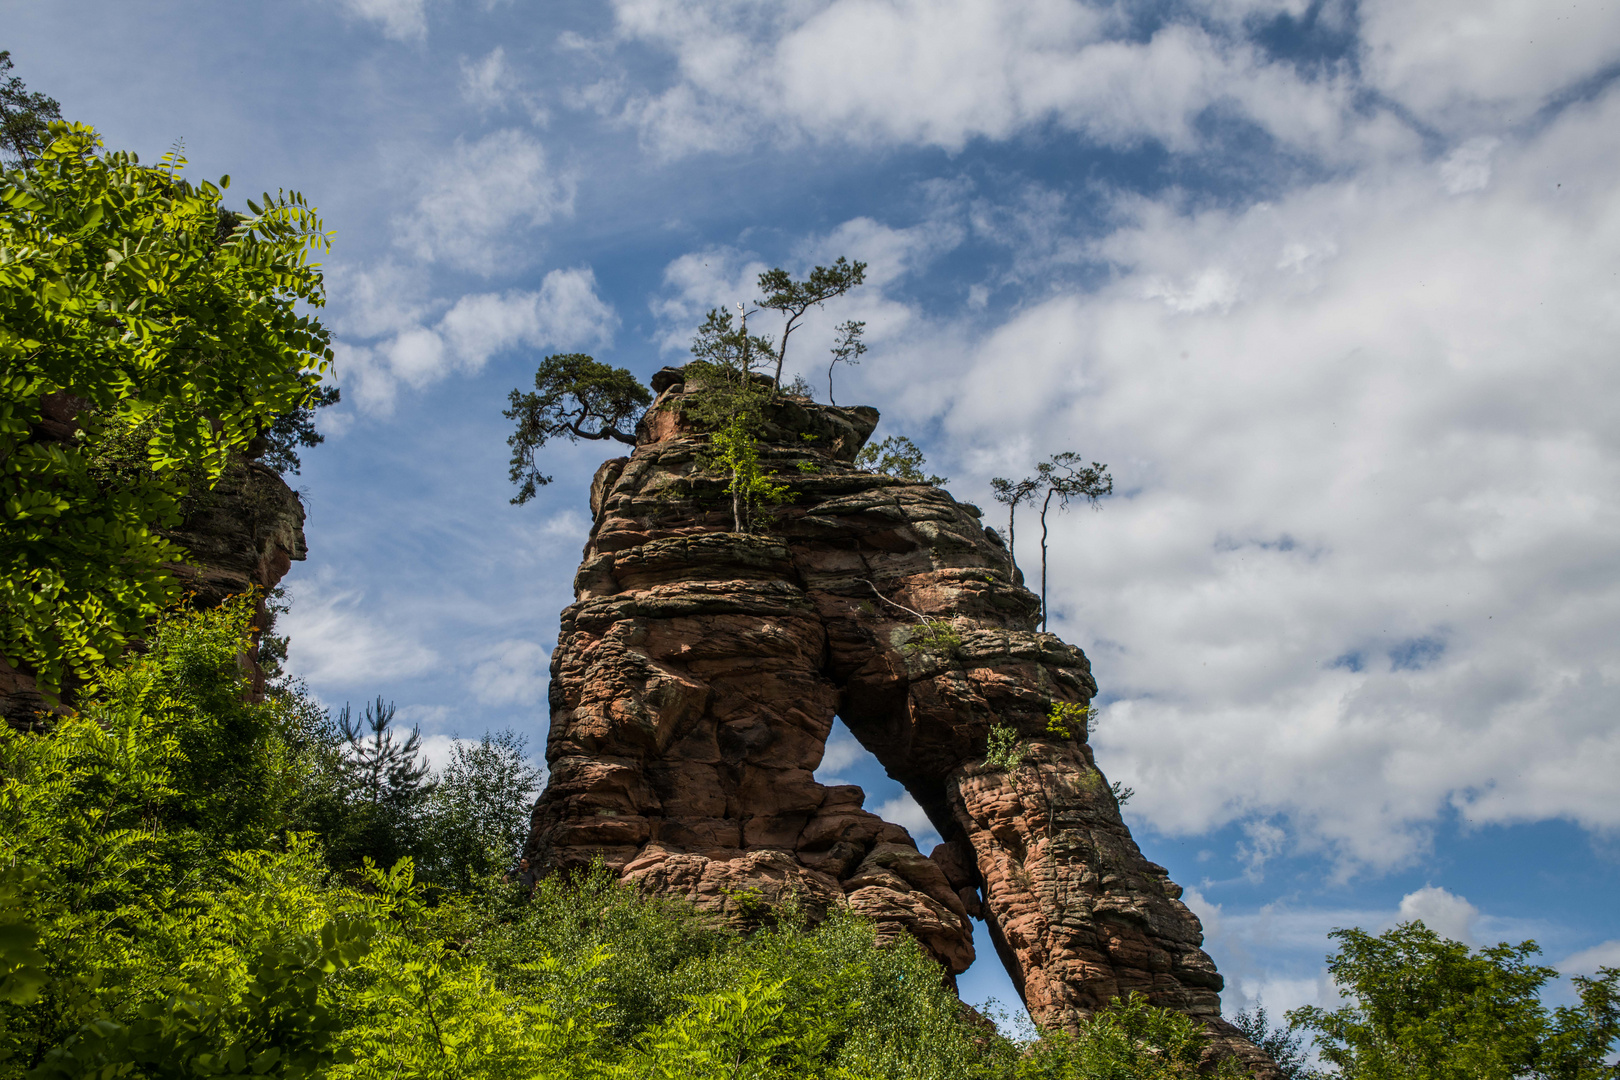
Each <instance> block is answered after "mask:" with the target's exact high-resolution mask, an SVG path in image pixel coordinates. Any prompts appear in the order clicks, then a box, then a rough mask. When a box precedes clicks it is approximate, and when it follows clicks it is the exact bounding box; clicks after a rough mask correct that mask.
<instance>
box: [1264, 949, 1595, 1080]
mask: <svg viewBox="0 0 1620 1080" xmlns="http://www.w3.org/2000/svg"><path fill="white" fill-rule="evenodd" d="M1330 936H1331V937H1333V938H1335V939H1336V940H1337V941H1338V942H1339V951H1338V952H1337V953H1335V954H1334V955H1333V956H1330V957H1329V958H1328V971H1329V972H1331V973H1332V975H1333V979H1334V982H1335V983H1337V984H1338V986H1339V987H1340V988H1341V992H1343V993H1345V994H1347V995H1348V996H1349V997H1350V1003H1349V1004H1347V1005H1344V1006H1342V1007H1341V1008H1338V1009H1334V1010H1326V1009H1321V1008H1317V1007H1314V1006H1310V1007H1306V1008H1302V1009H1294V1010H1291V1011H1290V1012H1289V1014H1288V1019H1289V1022H1290V1024H1291V1025H1293V1026H1294V1027H1295V1028H1297V1029H1301V1030H1305V1031H1309V1032H1312V1033H1314V1035H1315V1036H1316V1044H1317V1049H1318V1053H1319V1054H1320V1055H1321V1057H1322V1059H1323V1060H1324V1061H1326V1062H1328V1063H1330V1064H1332V1065H1334V1066H1336V1067H1337V1068H1338V1074H1339V1075H1340V1076H1342V1077H1344V1078H1345V1080H1385V1078H1389V1080H1394V1078H1397V1077H1399V1078H1401V1080H1464V1078H1469V1080H1510V1078H1519V1077H1543V1078H1548V1080H1601V1078H1613V1077H1616V1076H1620V1066H1617V1065H1615V1064H1613V1063H1612V1056H1613V1054H1614V1052H1615V1050H1616V1049H1617V1043H1620V968H1603V969H1601V970H1600V971H1599V974H1598V977H1597V978H1595V979H1592V978H1585V977H1577V978H1576V979H1575V980H1574V983H1575V988H1576V991H1577V992H1578V994H1579V996H1580V1001H1581V1004H1580V1005H1579V1006H1578V1007H1568V1006H1561V1007H1559V1008H1557V1009H1556V1010H1553V1011H1552V1012H1550V1013H1549V1011H1548V1009H1547V1007H1546V1006H1545V1005H1544V1004H1543V1003H1542V1001H1541V997H1540V994H1541V990H1542V988H1543V987H1544V986H1545V985H1546V984H1547V982H1548V980H1550V979H1552V978H1553V977H1554V976H1556V975H1557V972H1556V971H1555V970H1554V969H1552V968H1550V967H1545V966H1542V965H1538V964H1535V963H1533V962H1532V959H1531V958H1532V957H1534V956H1535V955H1536V954H1537V953H1538V952H1539V950H1538V949H1537V948H1536V946H1535V943H1534V942H1530V941H1526V942H1522V943H1520V944H1519V945H1509V944H1507V943H1506V942H1503V943H1502V944H1499V945H1493V946H1490V947H1489V948H1485V949H1480V950H1479V951H1478V952H1470V950H1469V949H1468V947H1467V946H1466V945H1463V944H1462V943H1460V942H1456V941H1450V940H1447V939H1446V938H1443V937H1441V936H1440V935H1438V934H1436V933H1435V932H1434V931H1432V930H1430V929H1429V928H1428V927H1426V926H1424V925H1423V924H1422V923H1421V922H1409V923H1402V924H1400V925H1399V926H1397V927H1395V928H1394V929H1393V930H1390V931H1388V932H1387V933H1384V934H1381V935H1378V936H1376V937H1375V936H1373V935H1371V934H1368V933H1367V932H1365V931H1363V930H1335V931H1334V932H1333V933H1332V935H1330Z"/></svg>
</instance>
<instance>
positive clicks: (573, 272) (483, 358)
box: [335, 267, 618, 413]
mask: <svg viewBox="0 0 1620 1080" xmlns="http://www.w3.org/2000/svg"><path fill="white" fill-rule="evenodd" d="M617 323H618V319H617V317H616V316H615V315H614V313H613V309H612V308H611V307H610V306H609V305H608V304H607V302H606V301H604V300H603V299H602V298H601V297H600V296H598V295H597V292H596V276H595V274H593V273H592V272H591V270H590V268H589V267H575V268H572V269H567V270H553V271H551V272H550V273H548V274H546V276H545V278H544V279H543V280H542V281H541V283H540V288H538V289H533V290H529V289H509V290H507V291H505V292H498V293H496V292H490V293H476V294H471V295H467V296H463V297H461V298H460V299H459V300H457V301H456V302H455V304H453V305H452V306H451V307H450V309H449V310H448V311H446V312H445V313H444V314H443V315H442V316H440V317H439V318H438V319H437V320H436V321H434V322H433V323H432V325H410V326H406V327H403V328H399V329H396V330H395V331H394V332H393V333H392V335H391V336H389V337H387V338H385V339H384V340H381V341H378V342H374V343H372V344H369V345H362V344H354V343H350V342H339V343H338V345H337V346H336V347H335V351H336V353H337V368H338V377H339V378H340V379H341V381H342V383H343V385H344V386H345V387H346V388H352V390H353V394H352V396H353V398H354V400H355V401H356V403H357V404H358V405H359V407H360V408H361V409H362V410H364V411H367V412H372V413H387V412H388V411H389V410H391V409H392V408H393V405H394V401H395V398H396V397H397V395H398V393H399V388H400V386H401V385H404V386H409V387H412V388H416V389H420V388H421V387H424V386H427V385H428V384H430V383H433V382H436V381H438V380H439V379H442V378H445V377H446V376H448V375H450V374H452V373H454V372H463V373H474V372H478V371H481V370H482V369H483V367H484V365H485V363H487V362H488V360H489V359H490V357H492V356H494V355H496V354H498V353H500V352H503V351H505V350H507V349H511V348H517V347H519V346H522V347H527V348H531V349H547V348H558V349H564V348H571V347H577V346H584V345H591V344H605V343H606V342H608V341H610V340H611V339H612V336H613V330H614V327H615V326H616V325H617Z"/></svg>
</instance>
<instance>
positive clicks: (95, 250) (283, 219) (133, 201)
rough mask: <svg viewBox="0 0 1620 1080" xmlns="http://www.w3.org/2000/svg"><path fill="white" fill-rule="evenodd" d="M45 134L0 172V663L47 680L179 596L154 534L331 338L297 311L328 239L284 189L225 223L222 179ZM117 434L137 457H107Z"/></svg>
mask: <svg viewBox="0 0 1620 1080" xmlns="http://www.w3.org/2000/svg"><path fill="white" fill-rule="evenodd" d="M49 132H50V141H49V143H48V145H45V146H44V147H43V148H42V149H41V150H40V152H39V154H38V156H37V158H35V159H34V160H33V161H32V162H31V163H30V166H29V168H27V169H26V170H20V171H12V172H8V173H6V174H5V175H4V178H3V180H0V363H3V366H4V371H5V374H4V376H0V524H3V527H0V654H4V655H5V656H6V657H7V658H8V659H10V660H11V661H13V662H16V663H22V664H25V665H27V666H29V667H31V668H33V669H34V670H35V671H36V672H37V673H38V674H39V676H40V679H41V682H42V685H44V686H45V687H47V688H56V687H60V686H61V685H62V682H63V679H64V678H65V677H66V676H67V675H69V674H70V673H72V674H76V675H78V676H80V677H83V676H84V675H85V674H86V673H87V671H88V670H89V667H90V666H91V665H93V664H94V663H96V662H97V661H98V660H101V659H103V658H106V657H110V656H114V655H116V654H117V653H118V651H119V650H120V649H121V648H122V646H123V643H124V642H125V640H126V639H127V638H128V637H129V636H130V635H131V634H135V633H138V632H140V631H141V630H142V629H144V627H145V625H146V624H147V622H148V621H149V620H150V619H151V618H152V617H153V616H154V615H155V614H156V613H157V612H158V611H159V610H161V608H162V607H163V606H164V605H166V604H167V603H168V602H170V601H171V600H172V599H173V598H174V597H175V596H176V594H177V589H178V586H177V585H176V583H175V581H174V579H173V577H172V576H171V575H170V574H169V573H168V572H167V571H166V570H165V569H164V567H163V563H164V562H165V561H169V560H175V559H178V558H179V557H180V552H179V551H178V550H177V549H175V548H173V547H172V546H171V545H169V544H168V543H166V542H165V541H164V540H162V539H161V538H160V537H159V535H158V533H157V531H156V530H157V529H158V528H161V527H163V526H166V525H172V524H174V523H175V522H176V521H177V520H178V514H179V506H180V499H181V498H182V497H183V496H184V495H185V494H186V493H187V492H188V491H189V490H191V489H192V488H193V487H195V486H198V485H199V484H201V485H204V486H206V485H208V484H211V483H212V482H213V481H214V480H215V479H217V478H218V476H219V474H220V472H221V470H222V469H223V468H224V466H225V463H226V460H227V458H228V457H229V455H230V454H231V453H233V452H241V451H245V450H246V449H247V448H248V446H249V444H250V443H251V442H252V441H253V440H254V439H255V437H257V436H258V435H259V434H260V432H261V431H263V430H265V429H267V428H268V427H270V426H271V425H272V424H273V422H274V420H275V418H276V417H278V416H282V415H284V414H287V413H289V412H292V411H295V410H296V409H298V408H299V407H300V406H301V405H303V404H305V403H307V401H308V400H309V397H310V395H311V393H312V391H313V390H314V388H315V387H316V386H317V385H318V384H319V381H320V377H321V373H322V372H324V371H325V370H326V369H327V367H328V365H329V364H330V361H331V351H330V349H329V348H328V335H327V331H326V329H325V328H324V327H322V326H321V324H320V323H319V322H318V321H316V320H315V319H314V318H312V317H310V316H308V315H303V314H299V312H298V311H297V310H296V307H297V305H298V304H299V303H300V302H303V303H308V304H310V305H313V306H319V305H320V304H321V303H322V301H323V296H324V293H323V286H322V281H321V273H320V269H319V266H318V265H317V264H315V263H312V262H311V261H310V260H309V258H308V256H309V252H310V250H311V249H317V250H324V249H325V248H326V246H327V237H326V234H325V233H323V232H322V231H321V224H320V220H319V218H318V217H317V216H316V215H315V212H314V211H313V210H312V209H311V208H310V207H309V206H308V205H307V204H306V203H305V202H304V200H303V198H302V196H300V195H298V194H296V193H293V194H283V195H280V196H276V197H271V196H269V195H266V196H264V199H263V204H262V205H259V204H255V203H254V202H253V201H251V200H249V201H248V207H249V210H250V211H251V213H250V215H249V216H246V217H242V218H239V219H234V224H232V225H231V226H230V227H229V228H222V227H221V222H222V214H223V211H222V209H221V205H220V200H221V190H220V188H221V187H222V186H224V184H225V183H226V181H225V180H222V181H221V184H220V186H215V185H214V184H211V183H208V182H206V181H205V182H203V183H201V184H199V185H195V186H194V185H192V184H191V183H189V182H187V181H185V180H183V179H182V178H181V177H180V175H179V172H180V169H181V168H182V166H183V165H184V160H183V159H182V158H181V157H179V155H178V154H170V155H168V156H167V157H166V158H165V161H164V165H163V167H161V168H157V169H153V168H146V167H143V166H141V165H140V163H139V162H138V160H137V159H136V158H135V156H134V155H132V154H128V153H121V152H113V153H102V152H100V146H101V141H100V139H99V138H98V137H97V136H96V133H95V132H94V131H93V130H91V129H90V128H87V127H84V126H82V125H77V124H74V125H68V124H62V123H54V124H51V125H50V127H49ZM52 432H54V434H51V433H52ZM47 435H50V437H46V436H47ZM132 444H133V445H137V446H139V447H140V448H141V457H142V458H143V459H144V460H143V461H142V462H141V465H142V467H141V468H129V467H117V462H118V461H119V460H120V459H121V457H127V456H128V455H127V454H121V453H120V452H112V453H109V452H108V451H109V450H115V448H117V447H118V446H120V445H123V446H126V447H127V446H129V445H132ZM109 463H111V467H109ZM127 464H128V463H127V462H125V465H126V466H127Z"/></svg>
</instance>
